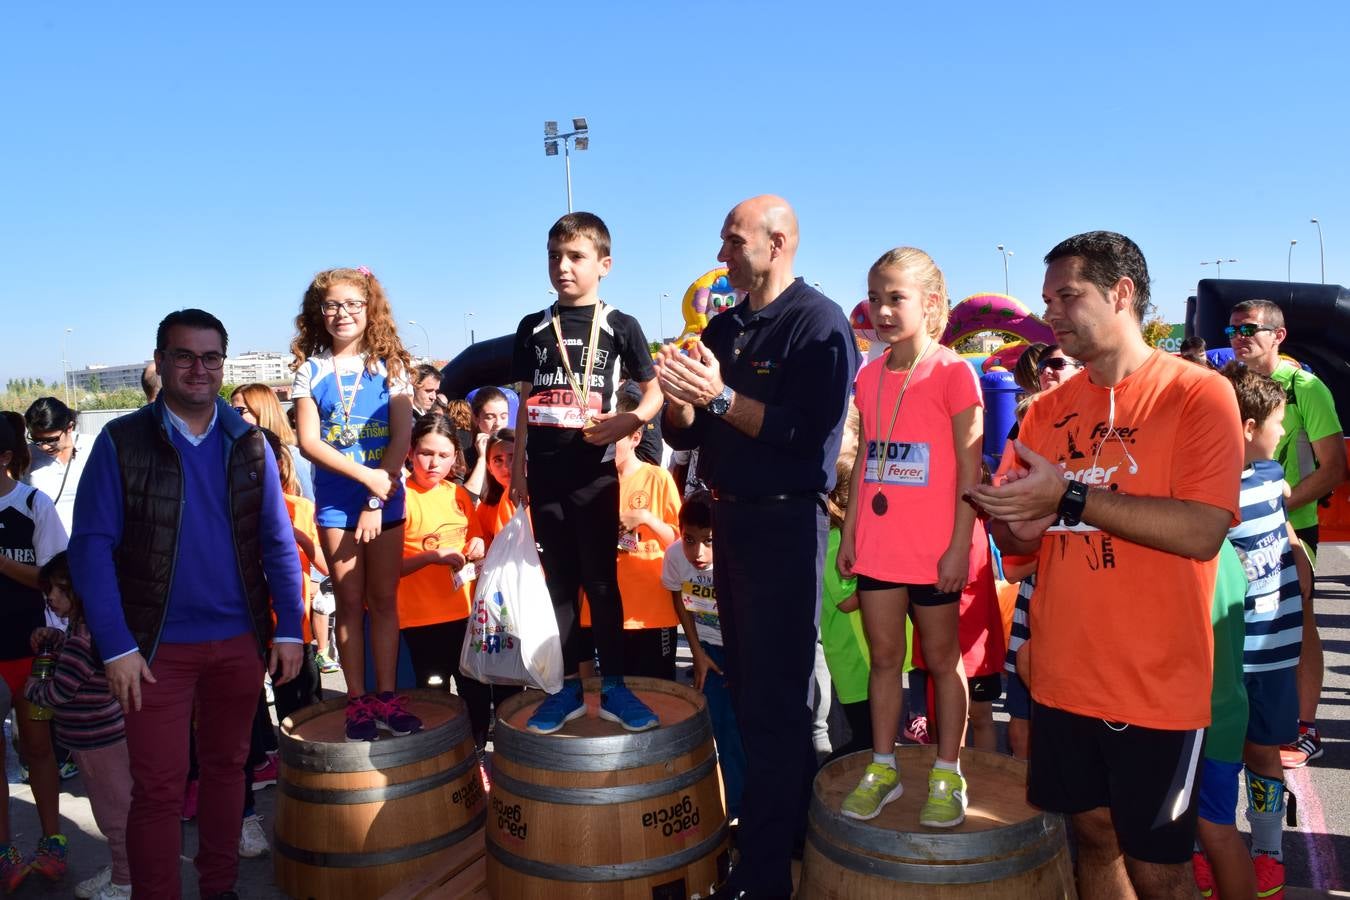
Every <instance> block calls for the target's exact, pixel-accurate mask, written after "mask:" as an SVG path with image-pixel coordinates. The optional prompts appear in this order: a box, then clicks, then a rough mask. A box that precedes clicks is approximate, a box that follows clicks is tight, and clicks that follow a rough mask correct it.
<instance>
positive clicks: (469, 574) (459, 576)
mask: <svg viewBox="0 0 1350 900" xmlns="http://www.w3.org/2000/svg"><path fill="white" fill-rule="evenodd" d="M477 577H478V567H477V566H475V565H474V564H473V563H471V562H466V563H465V564H464V565H463V566H460V569H459V571H458V572H456V573H455V590H459V589H460V588H462V587H464V585H466V584H468V583H469V582H470V581H473V580H474V579H475V578H477Z"/></svg>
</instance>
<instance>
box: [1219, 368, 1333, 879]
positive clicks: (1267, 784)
mask: <svg viewBox="0 0 1350 900" xmlns="http://www.w3.org/2000/svg"><path fill="white" fill-rule="evenodd" d="M1224 374H1225V375H1227V376H1228V378H1229V379H1230V380H1231V381H1232V382H1233V389H1234V390H1235V391H1236V392H1237V398H1238V409H1239V411H1240V414H1241V416H1242V422H1243V434H1244V436H1245V438H1246V444H1245V449H1244V455H1243V471H1242V491H1241V495H1240V499H1239V503H1240V504H1241V507H1242V511H1241V516H1242V521H1241V523H1239V524H1238V525H1236V526H1234V527H1233V528H1231V529H1230V530H1229V532H1228V539H1229V540H1230V541H1231V542H1232V544H1233V546H1234V547H1235V548H1236V549H1237V551H1238V556H1239V557H1240V558H1241V559H1242V563H1243V567H1244V568H1245V569H1246V573H1247V582H1248V585H1247V596H1246V600H1245V602H1244V610H1243V619H1244V623H1245V626H1246V629H1245V630H1246V638H1245V642H1244V645H1243V660H1242V671H1243V682H1244V684H1245V686H1246V689H1247V698H1248V706H1249V710H1248V720H1247V742H1246V745H1245V747H1244V749H1243V761H1244V762H1245V764H1246V770H1247V821H1248V822H1250V823H1251V829H1252V859H1253V865H1254V866H1255V869H1256V887H1257V895H1258V896H1260V897H1271V896H1278V895H1279V892H1280V890H1282V889H1283V886H1284V863H1283V854H1282V846H1281V843H1282V837H1283V832H1282V828H1283V820H1284V812H1285V786H1284V774H1283V768H1282V766H1281V765H1280V745H1281V744H1287V743H1289V742H1290V741H1292V740H1294V739H1295V738H1296V737H1297V736H1298V690H1297V683H1296V681H1295V675H1294V667H1295V666H1296V665H1297V664H1298V658H1299V648H1300V645H1301V642H1302V633H1303V632H1302V628H1303V611H1302V601H1303V598H1304V597H1305V596H1309V595H1310V594H1311V592H1312V567H1311V565H1310V564H1309V562H1308V557H1307V554H1306V553H1304V551H1303V548H1302V546H1301V544H1300V543H1299V539H1298V537H1297V536H1296V535H1295V534H1294V529H1293V526H1292V525H1290V524H1289V519H1288V516H1287V512H1286V508H1285V503H1286V501H1287V499H1288V497H1289V492H1290V491H1289V484H1288V483H1287V482H1286V481H1285V480H1284V470H1283V469H1282V468H1281V467H1280V464H1279V463H1277V462H1275V460H1274V456H1275V447H1276V445H1277V444H1278V443H1279V441H1280V438H1281V436H1282V435H1283V434H1284V428H1283V426H1282V425H1281V422H1282V420H1283V417H1284V390H1283V389H1282V388H1281V387H1280V386H1279V385H1278V384H1277V383H1275V382H1274V381H1273V380H1271V379H1270V378H1269V377H1268V376H1265V375H1261V374H1259V373H1257V372H1255V371H1253V370H1251V369H1249V368H1246V367H1243V366H1239V365H1237V364H1231V365H1230V366H1229V367H1228V368H1227V369H1225V370H1224Z"/></svg>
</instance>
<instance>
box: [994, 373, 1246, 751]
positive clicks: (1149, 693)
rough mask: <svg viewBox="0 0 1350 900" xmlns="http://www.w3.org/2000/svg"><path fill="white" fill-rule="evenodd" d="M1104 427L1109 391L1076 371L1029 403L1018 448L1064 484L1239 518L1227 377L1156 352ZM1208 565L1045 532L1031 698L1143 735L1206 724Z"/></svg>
mask: <svg viewBox="0 0 1350 900" xmlns="http://www.w3.org/2000/svg"><path fill="white" fill-rule="evenodd" d="M1112 422H1113V420H1112V417H1111V392H1110V391H1109V390H1108V389H1106V388H1102V387H1099V386H1097V385H1095V384H1093V383H1092V382H1091V381H1090V380H1089V379H1088V375H1087V373H1086V372H1084V373H1082V374H1080V375H1078V376H1076V377H1074V378H1071V379H1069V380H1068V381H1066V382H1064V383H1063V384H1061V385H1060V386H1058V387H1056V388H1053V389H1052V390H1050V391H1047V392H1046V393H1043V394H1040V395H1038V396H1037V397H1036V399H1035V400H1034V401H1032V403H1031V406H1030V408H1029V409H1028V410H1027V414H1026V417H1025V418H1024V419H1023V421H1022V427H1021V440H1022V442H1023V443H1024V444H1025V445H1026V446H1027V447H1029V448H1031V449H1032V450H1034V451H1035V452H1036V453H1039V454H1040V455H1042V456H1044V457H1046V458H1047V459H1049V460H1050V461H1051V462H1053V463H1056V464H1058V465H1060V466H1061V467H1062V468H1063V469H1064V477H1065V478H1076V479H1077V480H1079V481H1082V482H1085V483H1087V484H1088V485H1089V486H1091V487H1094V488H1097V489H1101V488H1103V486H1106V488H1107V489H1109V490H1112V491H1119V492H1120V493H1121V494H1133V495H1136V496H1142V497H1171V498H1175V499H1178V500H1187V501H1194V502H1199V503H1206V504H1209V505H1210V506H1216V507H1218V508H1220V509H1224V510H1227V511H1228V512H1229V513H1230V514H1231V515H1232V517H1233V522H1234V523H1236V522H1237V521H1238V518H1237V517H1238V509H1239V507H1238V489H1239V486H1240V484H1241V482H1242V447H1243V438H1242V425H1241V422H1240V420H1239V418H1238V409H1237V399H1236V397H1235V396H1234V394H1233V388H1232V386H1231V385H1230V384H1229V382H1228V379H1226V378H1224V377H1223V376H1222V375H1219V374H1218V373H1216V372H1211V371H1209V370H1208V369H1205V368H1202V367H1200V366H1197V365H1195V364H1194V363H1191V362H1188V361H1186V360H1183V359H1179V358H1177V357H1173V356H1171V355H1169V354H1167V353H1163V352H1161V351H1156V350H1155V351H1154V352H1153V354H1152V355H1151V356H1150V357H1149V358H1148V360H1147V361H1145V363H1144V364H1143V365H1142V366H1140V367H1139V368H1138V369H1137V370H1135V371H1134V372H1132V373H1131V374H1130V375H1129V376H1127V377H1126V378H1125V379H1124V380H1123V381H1121V382H1120V383H1119V384H1117V385H1116V386H1115V417H1114V429H1112ZM1089 502H1090V501H1089ZM1217 567H1218V559H1217V557H1216V558H1215V559H1210V560H1207V561H1205V562H1199V561H1196V560H1193V559H1187V558H1185V557H1182V556H1178V555H1176V554H1174V553H1166V552H1164V551H1162V550H1154V549H1152V548H1149V547H1145V546H1142V545H1140V544H1136V543H1133V542H1131V541H1127V540H1125V539H1124V538H1121V537H1117V536H1115V535H1111V534H1107V533H1106V532H1103V531H1100V530H1098V529H1096V528H1093V527H1091V526H1088V525H1086V524H1082V523H1080V524H1079V525H1077V526H1075V527H1072V528H1070V527H1067V526H1060V525H1055V526H1052V527H1051V528H1050V529H1049V530H1048V531H1047V532H1046V534H1045V536H1044V538H1042V540H1041V550H1040V561H1039V564H1038V566H1037V574H1036V593H1035V594H1034V595H1033V598H1032V603H1031V643H1032V644H1034V646H1035V650H1034V653H1033V663H1032V666H1033V668H1032V681H1031V684H1030V688H1031V693H1032V696H1033V697H1035V698H1036V701H1037V702H1038V703H1041V704H1044V705H1046V706H1053V707H1056V708H1058V709H1063V710H1067V711H1068V712H1072V713H1077V714H1078V715H1083V716H1091V717H1093V718H1101V719H1106V720H1109V721H1112V722H1128V723H1131V724H1134V725H1140V726H1142V727H1145V728H1159V729H1171V730H1181V729H1192V728H1202V727H1204V726H1206V725H1208V724H1209V721H1210V691H1211V688H1212V686H1213V684H1212V681H1213V669H1214V636H1213V630H1212V628H1211V624H1210V604H1211V601H1212V598H1213V594H1214V578H1215V574H1216V572H1217Z"/></svg>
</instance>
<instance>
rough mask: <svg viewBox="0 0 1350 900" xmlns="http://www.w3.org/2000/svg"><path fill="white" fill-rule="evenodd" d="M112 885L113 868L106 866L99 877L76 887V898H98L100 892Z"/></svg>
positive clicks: (82, 899) (81, 899)
mask: <svg viewBox="0 0 1350 900" xmlns="http://www.w3.org/2000/svg"><path fill="white" fill-rule="evenodd" d="M110 884H112V866H104V867H103V868H102V869H100V870H99V873H98V874H97V875H94V876H93V877H91V878H86V879H85V880H84V881H81V882H80V883H79V884H77V885H75V896H76V897H79V898H80V900H89V898H90V897H97V896H98V893H99V891H101V890H103V889H104V888H105V887H107V886H108V885H110Z"/></svg>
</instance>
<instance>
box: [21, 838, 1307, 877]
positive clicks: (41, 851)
mask: <svg viewBox="0 0 1350 900" xmlns="http://www.w3.org/2000/svg"><path fill="white" fill-rule="evenodd" d="M28 867H29V869H31V870H32V871H34V872H37V873H39V874H41V875H44V876H46V878H47V880H49V881H60V880H61V878H62V876H64V875H65V874H66V836H65V835H64V834H49V835H47V836H46V837H44V838H38V843H37V852H36V853H34V854H33V861H32V862H31V863H29V864H28ZM1280 872H1281V881H1280V884H1281V885H1283V884H1284V881H1283V872H1284V869H1283V867H1281V869H1280Z"/></svg>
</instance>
